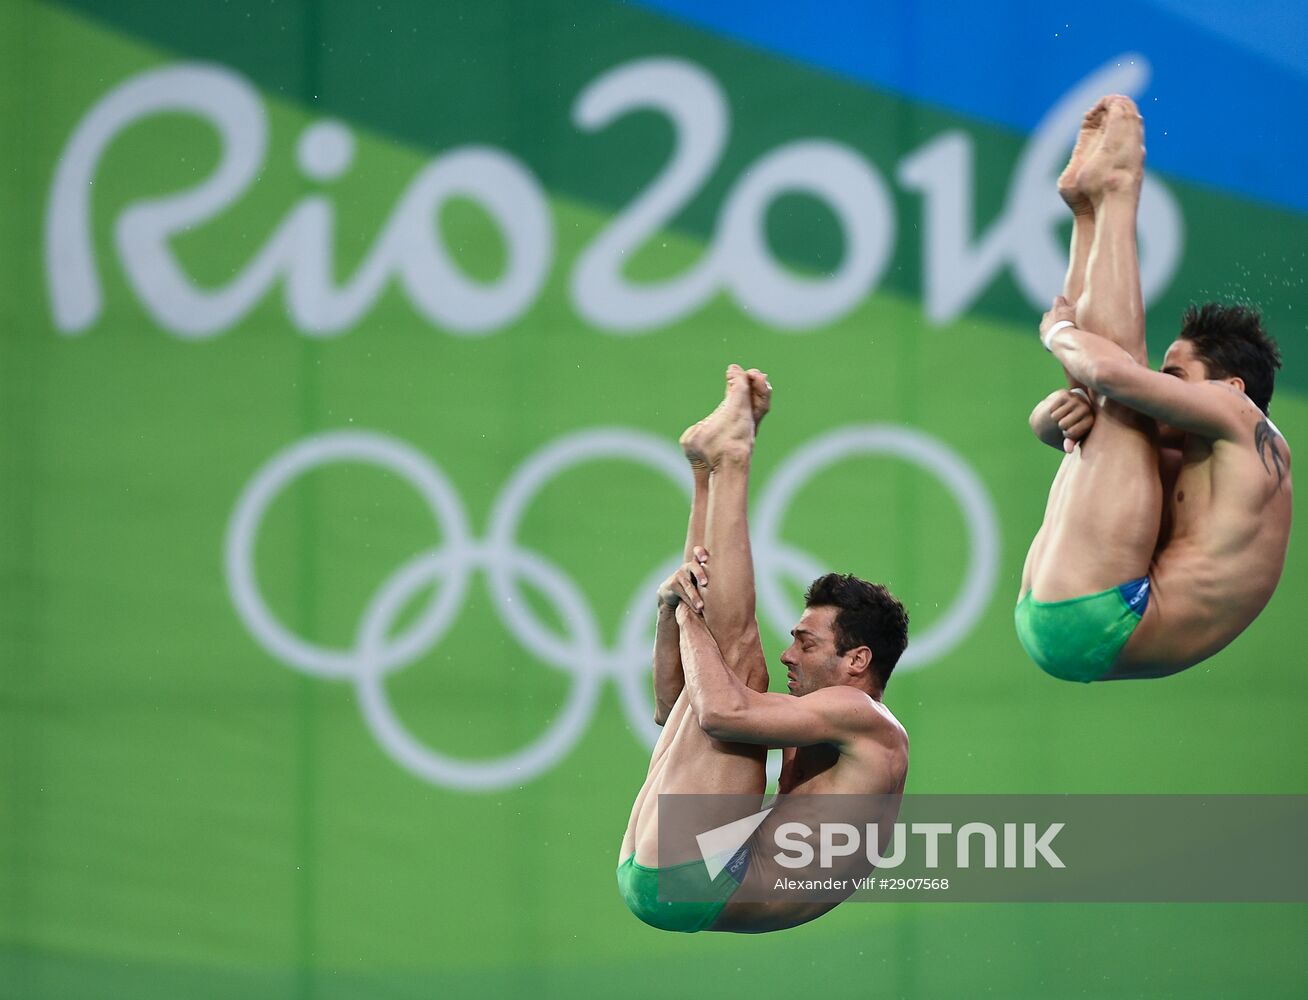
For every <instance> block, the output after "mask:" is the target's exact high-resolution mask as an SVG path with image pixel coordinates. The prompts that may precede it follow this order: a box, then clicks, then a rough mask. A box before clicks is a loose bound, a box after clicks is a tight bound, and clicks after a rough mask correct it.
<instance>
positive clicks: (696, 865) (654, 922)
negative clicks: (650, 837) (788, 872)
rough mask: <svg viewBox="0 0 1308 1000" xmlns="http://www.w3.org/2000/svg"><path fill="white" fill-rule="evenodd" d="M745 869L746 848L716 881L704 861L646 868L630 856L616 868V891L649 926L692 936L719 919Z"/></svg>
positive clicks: (730, 862) (747, 855) (746, 862)
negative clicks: (617, 890)
mask: <svg viewBox="0 0 1308 1000" xmlns="http://www.w3.org/2000/svg"><path fill="white" fill-rule="evenodd" d="M748 867H749V846H748V845H746V846H745V847H742V848H741V849H740V850H739V851H738V852H737V853H736V855H735V856H734V857H733V858H732V859H731V860H730V861H729V862H727V865H726V867H725V868H723V869H722V871H720V872H719V873H718V877H717V878H716V879H710V878H709V875H708V869H707V868H705V867H704V862H703V861H689V862H687V863H686V864H684V865H669V866H668V867H667V868H646V867H645V866H644V865H638V864H636V855H635V854H632V855H631V857H629V858H627V860H626V861H624V862H622V864H620V865H618V889H619V891H620V892H621V893H622V898H623V900H625V901H626V904H627V907H628V908H629V909H630V910H631V912H632V913H634V914H635V915H636V916H638V917H640V919H641V920H643V921H645V923H647V924H649V925H650V926H651V927H657V928H658V929H659V930H663V931H684V932H686V933H687V934H693V933H694V932H695V931H702V930H703V929H704V928H706V927H708V926H710V925H711V924H712V923H713V921H714V920H716V919H717V918H718V914H719V913H721V912H722V909H723V907H725V906H726V905H727V901H728V900H729V899H731V895H732V893H734V892H735V891H736V890H737V889H739V888H740V883H741V881H742V880H743V879H744V877H745V870H746V869H747V868H748ZM660 890H661V891H662V895H663V898H662V899H659V894H660Z"/></svg>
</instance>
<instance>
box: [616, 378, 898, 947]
mask: <svg viewBox="0 0 1308 1000" xmlns="http://www.w3.org/2000/svg"><path fill="white" fill-rule="evenodd" d="M771 391H772V390H771V386H770V385H768V382H767V377H766V376H765V375H763V374H762V373H760V372H758V371H754V370H751V371H749V372H745V371H743V370H741V368H740V367H739V366H737V365H732V366H731V367H730V368H729V369H728V370H727V391H726V397H725V399H724V400H723V401H722V403H721V405H720V406H719V407H718V408H717V409H716V410H714V411H713V413H712V414H710V415H709V416H708V417H707V418H706V419H704V420H702V421H700V422H699V423H697V424H695V425H694V426H693V427H691V428H690V429H689V430H687V431H686V433H685V434H684V435H682V438H681V443H682V446H683V448H684V449H685V452H686V456H687V458H688V459H689V460H690V463H691V467H692V470H693V472H694V484H695V487H694V494H693V500H692V503H691V511H690V525H689V529H688V531H687V535H686V547H685V559H686V562H685V564H684V565H683V566H682V567H681V568H680V569H679V570H677V572H676V573H674V574H673V575H672V576H671V577H669V579H668V580H667V581H665V582H664V584H663V585H662V586H661V587H660V588H659V592H658V609H659V610H658V625H657V633H656V638H655V646H654V691H655V702H656V721H658V722H659V723H660V724H662V726H663V732H662V734H661V735H660V737H659V741H658V745H657V746H655V748H654V753H653V756H652V758H651V760H650V766H649V771H648V773H647V774H646V776H645V782H644V785H643V786H642V788H641V790H640V793H639V795H638V796H637V797H636V802H635V805H634V806H633V807H632V810H631V819H630V822H629V823H628V825H627V830H626V834H625V835H624V836H623V838H622V848H621V851H620V852H619V855H618V860H619V867H618V883H619V887H620V889H621V892H622V895H623V898H624V899H625V901H626V903H627V905H628V906H629V907H630V908H631V910H632V912H633V913H634V914H635V915H636V916H638V917H639V918H640V919H641V920H643V921H645V922H646V923H648V924H651V925H653V926H654V927H658V928H662V929H664V930H676V931H699V930H716V931H739V932H757V931H767V930H775V929H779V928H783V927H792V926H794V925H796V924H801V923H804V922H805V921H808V920H812V919H814V918H815V917H817V916H820V915H821V914H822V913H825V912H826V911H827V910H829V909H831V908H832V907H834V906H835V905H836V904H837V903H838V902H839V899H824V900H813V899H793V898H784V895H781V896H778V895H775V894H771V895H770V894H769V890H770V889H772V888H773V887H774V883H775V880H776V879H777V878H778V877H779V876H793V875H794V874H795V872H794V871H793V870H790V869H781V868H778V867H777V863H776V861H775V859H774V857H773V855H774V854H775V853H776V848H775V846H769V847H767V848H764V847H762V845H763V844H765V843H766V844H768V845H772V843H773V841H772V840H771V839H768V838H769V837H770V835H771V834H772V832H773V831H774V830H775V827H776V824H777V823H778V822H780V818H781V815H782V814H783V813H784V812H785V809H786V807H785V805H783V806H782V807H779V808H778V809H776V810H775V811H774V812H773V813H772V814H769V816H768V817H767V820H765V821H764V823H763V825H762V826H761V827H759V830H758V832H757V833H756V834H755V837H754V839H753V841H752V843H751V842H746V844H745V846H744V847H742V848H741V850H740V851H739V852H737V854H736V855H735V856H734V857H733V858H731V859H730V861H729V863H727V864H726V866H725V867H724V868H723V869H722V871H721V872H720V873H718V874H717V875H716V877H715V878H713V877H710V874H709V871H708V869H707V867H706V866H705V864H704V861H703V859H702V858H701V857H700V855H699V854H698V853H697V851H696V849H695V847H694V845H693V844H691V845H689V847H688V849H685V850H682V849H677V850H678V853H677V854H676V855H675V856H666V852H667V850H668V845H667V842H666V841H665V842H664V843H663V844H662V845H661V844H660V840H659V835H658V834H659V796H660V795H668V794H687V793H690V794H697V795H700V796H702V797H703V798H702V800H703V801H704V802H705V803H706V805H705V807H704V808H705V810H706V815H708V813H709V812H710V811H711V810H712V809H713V805H712V804H713V803H714V802H716V801H720V800H718V799H715V798H714V796H715V795H716V796H733V797H734V798H732V799H730V800H729V801H730V802H732V803H736V804H738V803H739V802H740V801H742V799H744V800H745V801H748V799H749V797H752V799H753V802H754V803H755V804H754V806H753V809H751V810H749V811H751V812H753V811H757V810H758V809H759V808H760V805H761V802H762V797H763V792H764V786H765V783H766V779H765V776H764V761H765V755H766V751H767V748H768V747H784V748H786V749H785V751H784V757H783V763H782V769H781V778H780V783H779V789H780V791H781V792H782V793H783V796H784V797H786V800H787V801H792V800H793V801H795V802H804V801H807V802H811V803H817V802H829V801H832V800H831V799H821V800H819V799H814V798H812V796H813V795H815V794H816V793H828V794H830V795H832V797H833V799H834V798H835V796H837V795H838V796H840V799H839V801H841V802H842V803H843V802H848V803H862V804H863V805H862V806H861V808H862V810H863V814H861V815H860V816H859V817H858V818H859V819H860V820H862V821H864V822H868V823H877V824H878V825H879V828H880V829H882V830H885V831H889V830H890V828H891V827H892V825H893V822H894V819H895V815H896V814H897V812H898V807H899V800H900V797H901V796H902V794H903V788H904V778H905V775H906V773H907V771H908V737H907V735H906V734H905V732H904V729H903V727H902V726H901V725H900V724H899V723H898V722H897V721H896V720H895V717H894V716H893V715H891V714H890V711H889V710H888V709H887V708H886V707H885V706H884V705H883V704H882V703H881V693H882V690H883V689H884V688H885V685H886V681H887V679H888V678H889V676H890V672H891V670H892V669H893V668H894V666H895V662H896V661H897V660H898V659H899V656H900V654H901V653H902V652H903V650H904V647H905V645H906V644H907V642H908V616H907V614H906V613H905V612H904V608H903V605H901V604H900V603H899V601H897V600H896V599H895V598H894V597H893V596H891V594H890V593H889V592H888V591H887V590H886V589H885V588H884V587H880V586H877V585H874V584H871V583H867V582H865V581H863V580H859V579H857V578H855V577H850V576H838V575H836V574H830V575H828V576H824V577H821V578H819V579H818V580H816V581H815V582H814V583H813V585H812V586H811V587H810V588H809V591H808V594H807V596H806V599H805V600H806V604H807V607H806V609H805V611H804V614H803V616H802V617H801V618H800V620H799V623H798V624H797V625H796V626H795V628H794V630H793V632H792V635H793V636H794V642H793V643H792V644H791V646H790V648H788V649H787V650H786V651H785V653H783V654H782V656H781V662H782V663H784V664H785V665H786V667H787V670H788V676H789V687H790V694H769V693H768V690H767V688H768V672H767V663H766V660H765V658H764V655H763V648H762V645H761V642H760V639H759V631H758V624H757V622H756V621H755V618H754V569H753V561H752V557H751V553H750V546H749V532H748V525H747V521H746V500H747V491H748V479H749V464H750V458H751V455H752V453H753V446H754V433H755V429H756V427H757V424H758V421H760V420H761V419H762V418H763V416H764V414H766V412H767V410H768V407H769V406H770V402H771ZM710 554H711V555H710ZM710 558H711V567H712V569H711V573H712V584H711V586H710V583H709V574H710V568H709V567H710ZM855 797H860V798H855ZM868 803H873V805H872V806H870V807H869V806H868ZM851 808H852V807H851ZM868 812H871V813H872V814H871V815H868V814H867V813H868ZM740 815H742V813H741V811H740V810H739V809H737V811H736V812H735V813H734V815H732V816H730V817H726V818H730V819H735V818H738V817H739V816H740ZM792 815H793V813H792ZM715 822H717V821H716V820H715V821H714V822H713V823H711V822H708V821H707V820H706V821H705V822H704V824H703V826H704V828H705V829H707V828H709V827H710V826H712V825H714V823H715ZM755 845H757V847H758V849H753V847H754V846H755ZM661 850H662V852H663V853H661ZM870 867H871V865H870V864H864V865H863V871H864V873H865V872H866V870H867V869H870ZM828 874H829V873H828ZM660 885H662V889H663V897H664V898H663V899H660V898H659V895H660ZM743 887H747V888H748V890H749V891H745V892H742V891H740V890H741V889H742V888H743ZM845 895H848V893H845ZM678 896H682V897H686V898H685V899H684V900H683V899H679V898H676V897H678ZM733 896H734V897H735V898H734V899H733ZM841 898H843V896H842V897H841Z"/></svg>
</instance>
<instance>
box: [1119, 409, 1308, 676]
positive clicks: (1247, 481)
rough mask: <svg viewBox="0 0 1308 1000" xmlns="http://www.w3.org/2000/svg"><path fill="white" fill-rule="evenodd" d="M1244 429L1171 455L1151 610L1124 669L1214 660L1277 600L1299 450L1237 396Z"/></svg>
mask: <svg viewBox="0 0 1308 1000" xmlns="http://www.w3.org/2000/svg"><path fill="white" fill-rule="evenodd" d="M1209 385H1210V386H1211V387H1212V391H1213V392H1223V393H1228V394H1230V396H1231V399H1232V408H1233V410H1234V413H1235V416H1234V420H1235V422H1236V424H1237V427H1238V430H1237V431H1236V432H1235V433H1233V434H1231V435H1230V436H1229V437H1228V438H1226V439H1217V440H1209V439H1207V438H1204V437H1201V436H1199V435H1196V434H1187V435H1186V436H1185V439H1184V442H1183V443H1182V446H1181V447H1180V448H1179V449H1164V452H1163V470H1162V471H1163V486H1164V490H1165V492H1164V501H1163V504H1164V511H1163V531H1162V534H1161V535H1160V536H1159V541H1158V550H1157V552H1156V553H1155V555H1154V559H1153V565H1152V566H1151V567H1150V572H1149V575H1150V580H1151V583H1150V598H1149V607H1148V609H1147V610H1146V612H1145V616H1144V618H1143V620H1142V621H1141V623H1140V627H1139V628H1138V629H1137V630H1136V631H1135V633H1134V634H1133V635H1132V636H1131V639H1130V640H1129V641H1128V642H1127V644H1126V647H1125V649H1124V650H1123V657H1122V662H1121V664H1120V667H1121V668H1123V669H1126V670H1129V669H1131V668H1132V667H1133V666H1134V667H1136V668H1138V667H1139V666H1141V665H1144V666H1149V667H1156V668H1158V671H1159V672H1160V673H1172V672H1175V671H1178V670H1183V669H1185V668H1186V667H1189V666H1192V665H1193V664H1195V663H1198V662H1199V661H1201V660H1204V659H1206V658H1207V657H1209V656H1212V655H1213V654H1214V653H1216V652H1218V651H1219V650H1220V649H1222V648H1223V647H1225V646H1226V645H1227V644H1229V643H1230V642H1231V641H1232V640H1233V639H1235V637H1236V636H1238V635H1239V634H1240V633H1241V632H1243V631H1244V630H1245V628H1247V627H1248V626H1249V624H1250V623H1251V622H1252V621H1253V620H1254V619H1255V618H1256V617H1257V616H1258V614H1259V612H1261V611H1262V609H1263V608H1264V607H1265V606H1266V605H1267V602H1268V600H1270V599H1271V596H1272V592H1273V591H1274V590H1275V589H1276V584H1277V582H1278V581H1279V580H1280V578H1281V570H1282V568H1283V566H1284V564H1285V551H1286V544H1287V542H1288V540H1289V535H1290V520H1291V507H1292V490H1291V483H1290V448H1289V445H1288V444H1287V443H1286V441H1285V439H1284V438H1283V437H1281V435H1280V434H1279V433H1278V432H1277V431H1276V429H1275V427H1274V426H1273V425H1272V423H1271V421H1269V420H1268V419H1267V417H1266V416H1264V415H1263V413H1262V412H1261V411H1260V410H1259V409H1258V407H1257V406H1255V405H1254V404H1253V403H1252V402H1251V401H1250V400H1249V399H1248V397H1246V396H1245V395H1244V393H1242V392H1240V391H1239V390H1237V389H1234V388H1231V387H1229V386H1223V385H1219V384H1216V383H1209Z"/></svg>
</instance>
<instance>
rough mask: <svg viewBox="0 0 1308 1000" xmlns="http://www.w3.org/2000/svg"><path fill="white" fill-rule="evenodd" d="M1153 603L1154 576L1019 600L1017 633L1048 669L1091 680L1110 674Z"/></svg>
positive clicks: (1067, 677) (1063, 676)
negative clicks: (1064, 596) (1078, 593)
mask: <svg viewBox="0 0 1308 1000" xmlns="http://www.w3.org/2000/svg"><path fill="white" fill-rule="evenodd" d="M1148 604H1149V577H1147V576H1142V577H1140V578H1139V579H1138V580H1132V581H1131V582H1130V583H1124V584H1122V585H1121V586H1120V587H1110V588H1109V589H1108V590H1104V591H1101V592H1100V593H1098V594H1087V595H1086V596H1085V597H1073V598H1071V599H1070V600H1067V601H1048V602H1046V601H1037V600H1035V599H1034V598H1032V597H1031V592H1030V591H1027V593H1026V594H1025V595H1023V597H1022V599H1021V600H1020V601H1018V602H1017V610H1016V611H1015V612H1014V615H1013V617H1014V619H1015V621H1016V623H1017V638H1018V641H1019V642H1021V643H1022V648H1023V649H1025V650H1026V652H1027V655H1028V656H1030V657H1031V659H1032V660H1034V661H1035V663H1036V666H1038V667H1039V668H1040V669H1041V670H1043V671H1044V672H1045V673H1047V674H1049V675H1051V676H1053V677H1057V678H1060V679H1061V680H1065V681H1081V682H1082V683H1085V684H1089V683H1090V682H1091V681H1097V680H1099V679H1101V678H1102V677H1104V676H1105V675H1106V674H1107V673H1108V672H1109V671H1110V670H1112V668H1113V664H1114V663H1116V662H1117V656H1118V654H1119V653H1120V652H1121V651H1122V647H1123V646H1125V645H1126V641H1127V640H1128V639H1130V638H1131V633H1132V632H1134V631H1135V628H1136V626H1137V625H1139V624H1140V619H1141V618H1142V617H1143V616H1144V611H1145V608H1146V607H1147V606H1148Z"/></svg>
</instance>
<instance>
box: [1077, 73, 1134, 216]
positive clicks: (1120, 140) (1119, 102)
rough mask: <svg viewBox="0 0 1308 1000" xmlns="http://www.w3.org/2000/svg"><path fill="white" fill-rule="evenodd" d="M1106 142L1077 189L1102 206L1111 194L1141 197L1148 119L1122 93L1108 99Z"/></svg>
mask: <svg viewBox="0 0 1308 1000" xmlns="http://www.w3.org/2000/svg"><path fill="white" fill-rule="evenodd" d="M1104 103H1105V105H1106V111H1105V114H1104V123H1103V139H1102V141H1100V143H1099V145H1098V146H1096V147H1095V148H1094V149H1093V150H1091V152H1090V155H1089V156H1088V157H1086V160H1085V163H1084V164H1082V166H1081V169H1080V170H1079V171H1078V172H1077V175H1076V187H1077V190H1078V191H1080V192H1081V194H1082V195H1084V196H1085V197H1086V198H1088V199H1089V200H1090V201H1091V203H1093V204H1095V205H1098V204H1099V202H1101V201H1102V200H1103V199H1104V198H1105V197H1107V196H1108V195H1111V194H1129V195H1133V196H1138V195H1139V194H1140V185H1141V183H1142V182H1143V181H1144V155H1145V149H1144V119H1143V118H1141V117H1140V112H1139V110H1138V109H1137V108H1136V106H1135V101H1133V100H1131V98H1129V97H1123V96H1122V95H1120V94H1114V95H1113V96H1112V97H1106V98H1104Z"/></svg>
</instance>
